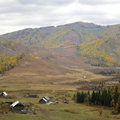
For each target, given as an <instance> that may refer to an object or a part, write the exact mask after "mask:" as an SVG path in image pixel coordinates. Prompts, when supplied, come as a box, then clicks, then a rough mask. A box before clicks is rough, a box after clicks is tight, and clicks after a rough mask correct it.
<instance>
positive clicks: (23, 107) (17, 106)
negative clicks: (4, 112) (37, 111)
mask: <svg viewBox="0 0 120 120" xmlns="http://www.w3.org/2000/svg"><path fill="white" fill-rule="evenodd" d="M27 97H33V98H36V97H38V96H37V95H29V96H27ZM0 98H11V97H10V96H9V95H8V94H7V92H2V93H0ZM39 103H40V104H48V105H49V104H53V103H59V102H58V101H55V102H52V101H51V100H50V98H49V97H48V96H44V97H42V98H41V99H40V100H39ZM1 106H2V107H3V109H5V106H8V108H9V109H10V110H11V111H13V112H23V113H24V112H25V113H26V111H28V109H29V107H30V106H29V105H28V104H23V103H21V102H20V101H14V102H3V103H1Z"/></svg>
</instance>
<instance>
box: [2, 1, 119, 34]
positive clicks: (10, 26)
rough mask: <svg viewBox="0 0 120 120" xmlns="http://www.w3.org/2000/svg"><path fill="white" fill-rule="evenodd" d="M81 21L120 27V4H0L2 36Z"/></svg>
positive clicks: (104, 2)
mask: <svg viewBox="0 0 120 120" xmlns="http://www.w3.org/2000/svg"><path fill="white" fill-rule="evenodd" d="M77 21H82V22H93V23H96V24H101V25H107V24H120V0H0V34H3V33H7V32H11V31H15V30H19V29H24V28H30V27H33V28H34V27H44V26H52V25H54V26H56V25H62V24H66V23H72V22H77Z"/></svg>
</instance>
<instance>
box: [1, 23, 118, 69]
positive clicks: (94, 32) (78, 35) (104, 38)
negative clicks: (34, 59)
mask: <svg viewBox="0 0 120 120" xmlns="http://www.w3.org/2000/svg"><path fill="white" fill-rule="evenodd" d="M0 41H2V42H5V41H8V42H9V41H12V42H13V43H12V45H13V44H14V42H15V43H17V44H20V45H24V46H27V47H29V48H30V49H33V48H44V49H53V50H54V49H63V48H64V49H68V48H71V49H72V48H74V49H76V50H77V52H76V54H77V55H79V56H83V57H86V59H87V61H86V62H87V63H89V64H91V65H94V66H102V67H103V66H120V47H119V46H120V25H111V26H100V25H96V24H93V23H83V22H76V23H71V24H67V25H61V26H57V27H54V26H50V27H44V28H36V29H31V28H28V29H24V30H20V31H16V32H12V33H8V34H4V35H1V36H0ZM2 47H3V46H2ZM0 48H1V47H0ZM6 49H8V46H7V47H6ZM19 50H23V49H19ZM7 51H9V50H7ZM23 51H24V50H23ZM10 53H11V52H10ZM54 57H55V56H54Z"/></svg>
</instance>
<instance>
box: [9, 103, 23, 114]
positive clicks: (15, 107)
mask: <svg viewBox="0 0 120 120" xmlns="http://www.w3.org/2000/svg"><path fill="white" fill-rule="evenodd" d="M10 107H11V109H12V110H13V111H16V112H17V111H22V110H24V109H25V105H24V104H22V103H20V102H19V101H16V102H13V103H12V104H11V105H10Z"/></svg>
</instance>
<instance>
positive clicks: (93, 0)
mask: <svg viewBox="0 0 120 120" xmlns="http://www.w3.org/2000/svg"><path fill="white" fill-rule="evenodd" d="M78 2H79V3H80V4H86V5H108V4H120V1H119V0H78Z"/></svg>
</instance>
